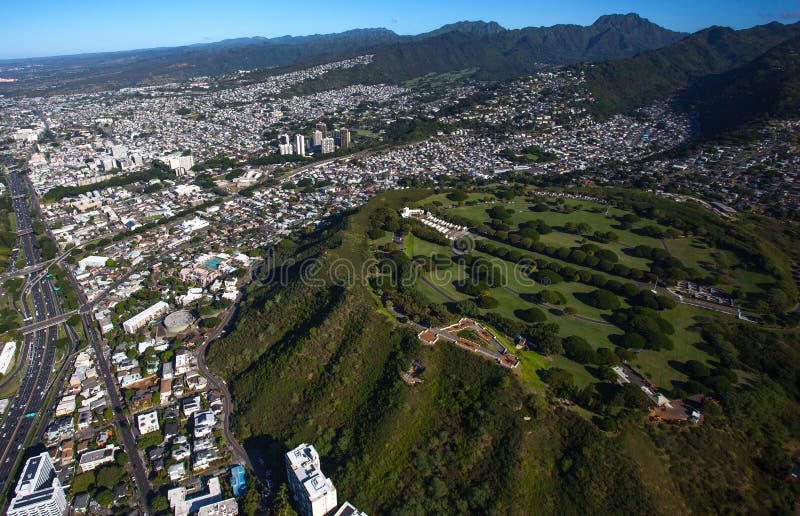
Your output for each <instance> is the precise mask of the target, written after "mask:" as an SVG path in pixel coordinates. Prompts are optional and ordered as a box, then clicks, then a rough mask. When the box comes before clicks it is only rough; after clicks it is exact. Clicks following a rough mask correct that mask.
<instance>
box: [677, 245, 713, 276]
mask: <svg viewBox="0 0 800 516" xmlns="http://www.w3.org/2000/svg"><path fill="white" fill-rule="evenodd" d="M666 242H667V249H669V252H670V253H672V254H673V255H674V256H677V257H678V258H679V259H680V260H681V261H682V262H683V264H684V265H686V266H687V267H692V268H694V269H697V270H699V271H707V272H710V271H712V270H714V269H715V263H716V260H715V259H714V257H713V256H712V253H713V252H714V250H713V249H711V248H710V247H708V246H707V245H706V244H705V242H703V241H702V240H701V239H699V238H696V237H693V238H673V239H670V240H667V241H666Z"/></svg>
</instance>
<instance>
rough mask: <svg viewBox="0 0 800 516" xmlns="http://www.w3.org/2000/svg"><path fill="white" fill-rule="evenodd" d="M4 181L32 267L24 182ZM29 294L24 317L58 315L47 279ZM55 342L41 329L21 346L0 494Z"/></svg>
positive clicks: (3, 429)
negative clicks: (22, 364)
mask: <svg viewBox="0 0 800 516" xmlns="http://www.w3.org/2000/svg"><path fill="white" fill-rule="evenodd" d="M6 178H7V180H8V185H9V190H10V192H11V197H12V204H13V207H14V213H15V215H16V219H17V229H18V235H19V244H20V247H22V248H23V249H24V250H25V260H26V266H27V267H33V266H35V265H37V264H39V263H40V262H41V261H42V257H41V254H40V252H39V249H37V248H36V245H35V235H34V234H33V220H32V217H31V210H30V207H29V205H28V201H27V197H26V195H25V190H24V187H23V183H22V180H21V178H20V177H19V174H18V173H17V172H16V171H10V172H8V171H7V173H6ZM30 293H31V299H32V301H33V311H34V313H33V314H31V313H29V310H30V308H29V307H28V305H27V304H26V303H25V302H23V303H22V309H23V310H24V311H25V315H26V316H28V317H32V318H33V320H35V321H44V320H47V319H48V318H51V317H55V316H58V315H60V313H61V306H60V303H59V300H58V297H57V295H56V293H55V290H54V288H53V284H52V282H51V281H50V279H49V278H47V279H45V280H44V281H41V282H39V283H38V284H36V285H34V286H33V287H32V288H31V290H30ZM57 339H58V329H57V328H50V329H43V330H40V331H36V332H34V333H32V334H29V335H27V336H26V337H25V342H24V344H23V345H24V347H25V350H26V352H22V355H23V356H26V355H27V360H28V364H27V368H26V369H25V372H24V376H23V377H22V379H21V381H20V385H19V390H18V392H17V395H16V397H15V398H14V399H13V400H12V402H11V403H10V405H9V407H8V411H7V412H6V414H5V417H4V418H3V420H2V423H0V492H3V493H5V492H7V491H8V489H9V488H10V487H11V485H12V482H13V480H14V478H13V474H14V471H15V469H16V467H17V465H18V464H19V462H20V461H21V459H22V457H23V455H24V453H25V444H26V441H27V440H28V437H29V436H30V434H31V432H32V431H33V429H34V426H35V422H36V418H35V417H29V416H30V415H31V414H36V415H38V414H39V413H40V412H41V411H42V410H43V408H44V404H45V399H46V398H47V390H48V384H49V382H50V377H51V373H52V372H53V371H54V363H55V358H56V348H55V342H56V340H57Z"/></svg>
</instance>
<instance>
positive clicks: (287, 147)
mask: <svg viewBox="0 0 800 516" xmlns="http://www.w3.org/2000/svg"><path fill="white" fill-rule="evenodd" d="M278 151H279V152H280V153H281V156H286V155H288V154H292V153H293V152H294V147H292V144H291V143H282V144H280V145H278Z"/></svg>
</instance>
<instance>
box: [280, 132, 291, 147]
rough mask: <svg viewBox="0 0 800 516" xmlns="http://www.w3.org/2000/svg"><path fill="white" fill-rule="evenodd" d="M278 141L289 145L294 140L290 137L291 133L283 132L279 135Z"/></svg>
mask: <svg viewBox="0 0 800 516" xmlns="http://www.w3.org/2000/svg"><path fill="white" fill-rule="evenodd" d="M278 143H279V144H280V145H289V144H291V143H292V141H291V140H290V139H289V135H288V134H282V135H280V136H278Z"/></svg>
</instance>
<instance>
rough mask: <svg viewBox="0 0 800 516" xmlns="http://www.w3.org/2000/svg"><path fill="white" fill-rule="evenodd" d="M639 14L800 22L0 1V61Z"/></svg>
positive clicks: (771, 3)
mask: <svg viewBox="0 0 800 516" xmlns="http://www.w3.org/2000/svg"><path fill="white" fill-rule="evenodd" d="M628 12H636V13H639V14H640V15H642V16H643V17H645V18H649V19H650V20H651V21H653V22H655V23H658V24H659V25H662V26H664V27H667V28H669V29H673V30H680V31H686V32H693V31H696V30H698V29H701V28H703V27H707V26H709V25H727V26H730V27H733V28H737V29H738V28H744V27H751V26H753V25H760V24H763V23H768V22H770V21H773V20H778V21H781V22H784V23H793V22H795V21H798V20H799V19H800V2H798V0H639V1H636V0H605V1H603V0H594V1H593V0H494V1H486V0H480V1H478V0H460V1H459V0H439V1H436V0H395V1H392V2H387V1H385V0H371V1H366V0H327V1H318V0H304V1H302V2H297V1H291V0H282V1H275V0H157V1H154V0H137V1H129V0H110V1H97V0H2V2H0V19H2V20H3V21H2V30H1V31H0V59H4V58H17V57H33V56H47V55H64V54H77V53H84V52H100V51H112V50H127V49H136V48H151V47H157V46H174V45H184V44H190V43H202V42H210V41H218V40H221V39H226V38H235V37H242V36H268V37H271V36H281V35H285V34H291V35H305V34H314V33H329V32H341V31H343V30H347V29H352V28H363V27H386V28H388V29H392V30H394V31H395V32H397V33H400V34H418V33H420V32H425V31H429V30H432V29H435V28H437V27H439V26H441V25H444V24H445V23H451V22H454V21H459V20H478V19H483V20H486V21H489V20H493V21H497V22H499V23H500V24H501V25H503V26H505V27H507V28H521V27H528V26H550V25H555V24H558V23H576V24H580V25H589V24H591V23H592V22H593V21H594V20H595V19H596V18H597V17H598V16H600V15H602V14H611V13H628Z"/></svg>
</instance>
